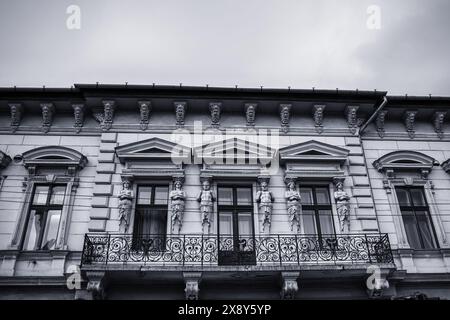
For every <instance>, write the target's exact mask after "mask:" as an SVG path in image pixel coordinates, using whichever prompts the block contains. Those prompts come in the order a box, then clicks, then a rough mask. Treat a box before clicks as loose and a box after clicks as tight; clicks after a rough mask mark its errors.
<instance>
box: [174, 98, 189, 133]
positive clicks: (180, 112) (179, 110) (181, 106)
mask: <svg viewBox="0 0 450 320" xmlns="http://www.w3.org/2000/svg"><path fill="white" fill-rule="evenodd" d="M173 105H174V107H175V123H176V125H177V127H182V126H184V117H185V115H186V108H187V103H186V102H174V103H173Z"/></svg>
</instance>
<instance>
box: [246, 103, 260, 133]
mask: <svg viewBox="0 0 450 320" xmlns="http://www.w3.org/2000/svg"><path fill="white" fill-rule="evenodd" d="M256 107H257V104H256V103H246V104H245V118H246V120H247V126H252V127H253V126H254V125H255V119H256Z"/></svg>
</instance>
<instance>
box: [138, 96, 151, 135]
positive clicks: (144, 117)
mask: <svg viewBox="0 0 450 320" xmlns="http://www.w3.org/2000/svg"><path fill="white" fill-rule="evenodd" d="M138 105H139V113H140V114H141V122H140V123H139V126H140V127H141V130H147V128H148V122H149V118H150V111H151V104H150V101H139V102H138Z"/></svg>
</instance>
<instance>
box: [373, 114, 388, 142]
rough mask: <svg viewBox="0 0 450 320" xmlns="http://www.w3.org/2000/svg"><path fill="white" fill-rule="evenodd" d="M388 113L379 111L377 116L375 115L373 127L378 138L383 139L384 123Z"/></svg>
mask: <svg viewBox="0 0 450 320" xmlns="http://www.w3.org/2000/svg"><path fill="white" fill-rule="evenodd" d="M387 113H388V111H387V110H381V111H380V112H379V113H378V114H377V119H376V121H375V125H376V127H377V132H378V135H379V136H380V138H383V137H384V132H385V131H384V121H385V118H386V115H387Z"/></svg>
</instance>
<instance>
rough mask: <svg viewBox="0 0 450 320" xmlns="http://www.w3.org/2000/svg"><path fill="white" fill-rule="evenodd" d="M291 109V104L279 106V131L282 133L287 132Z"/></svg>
mask: <svg viewBox="0 0 450 320" xmlns="http://www.w3.org/2000/svg"><path fill="white" fill-rule="evenodd" d="M291 108H292V104H280V120H281V130H282V131H283V132H288V130H289V120H290V118H291Z"/></svg>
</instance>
